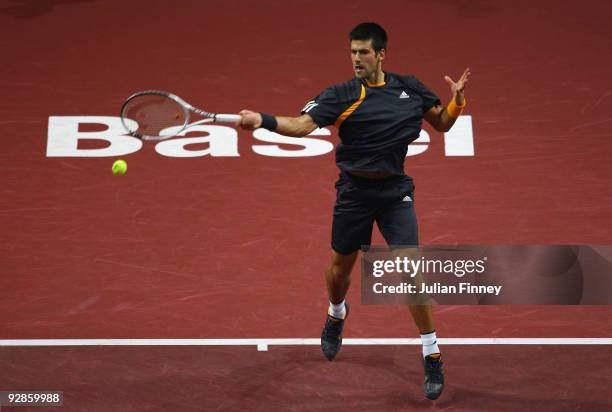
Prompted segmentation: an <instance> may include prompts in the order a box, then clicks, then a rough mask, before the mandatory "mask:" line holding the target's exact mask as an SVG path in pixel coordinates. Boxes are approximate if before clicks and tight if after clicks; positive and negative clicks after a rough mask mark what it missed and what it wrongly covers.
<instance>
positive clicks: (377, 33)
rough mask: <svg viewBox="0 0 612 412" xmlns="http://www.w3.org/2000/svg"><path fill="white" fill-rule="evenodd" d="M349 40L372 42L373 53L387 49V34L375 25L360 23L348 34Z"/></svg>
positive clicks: (378, 25)
mask: <svg viewBox="0 0 612 412" xmlns="http://www.w3.org/2000/svg"><path fill="white" fill-rule="evenodd" d="M349 39H350V40H372V46H373V47H374V51H375V52H376V53H378V52H379V51H380V50H381V49H386V48H387V32H386V31H385V29H383V28H382V26H381V25H380V24H377V23H371V22H368V23H360V24H358V25H357V26H355V28H354V29H353V30H351V32H350V33H349Z"/></svg>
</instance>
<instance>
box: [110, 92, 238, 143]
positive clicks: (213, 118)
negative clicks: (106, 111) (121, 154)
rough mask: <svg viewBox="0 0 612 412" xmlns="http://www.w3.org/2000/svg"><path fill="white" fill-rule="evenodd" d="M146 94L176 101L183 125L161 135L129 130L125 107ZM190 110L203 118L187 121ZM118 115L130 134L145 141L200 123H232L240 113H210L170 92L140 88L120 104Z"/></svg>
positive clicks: (161, 137)
mask: <svg viewBox="0 0 612 412" xmlns="http://www.w3.org/2000/svg"><path fill="white" fill-rule="evenodd" d="M146 95H157V96H162V97H167V98H169V99H171V100H173V101H174V102H176V103H177V104H178V105H179V106H181V108H182V109H183V114H184V117H185V121H184V122H183V125H182V126H181V128H180V129H179V130H177V131H176V132H174V133H172V134H170V135H162V136H150V135H141V134H139V133H137V131H136V130H131V129H130V127H129V126H128V125H127V123H126V121H125V119H129V117H127V116H125V115H124V112H125V109H126V107H127V105H128V104H129V103H130V102H131V101H132V100H134V99H135V98H137V97H140V96H146ZM190 112H191V113H195V114H197V115H200V116H202V117H204V119H201V120H198V121H195V122H193V123H189V120H190V117H191V116H190ZM119 117H120V119H121V124H122V125H123V128H124V129H125V130H126V131H127V132H128V134H129V135H130V136H134V137H137V138H139V139H141V140H147V141H160V140H166V139H169V138H171V137H174V136H178V135H179V134H181V133H182V132H183V131H185V130H186V129H189V128H190V127H193V126H197V125H200V124H205V123H213V122H224V123H234V122H237V121H239V120H240V118H241V117H240V115H237V114H217V113H210V112H207V111H205V110H201V109H198V108H197V107H195V106H192V105H191V104H189V103H187V102H186V101H185V100H183V99H181V98H180V97H179V96H177V95H175V94H173V93H170V92H166V91H163V90H142V91H139V92H136V93H134V94H132V95H131V96H130V97H128V98H127V99H126V100H125V102H123V104H122V105H121V111H120V112H119ZM130 120H132V121H134V122H136V120H134V119H130ZM136 124H138V122H136ZM177 127H178V126H177Z"/></svg>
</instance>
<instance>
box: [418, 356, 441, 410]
mask: <svg viewBox="0 0 612 412" xmlns="http://www.w3.org/2000/svg"><path fill="white" fill-rule="evenodd" d="M423 366H424V367H425V383H424V384H423V390H424V391H425V396H426V397H427V399H431V400H432V401H433V400H435V399H438V398H439V397H440V394H441V393H442V390H443V389H444V371H443V370H442V358H441V356H439V355H438V356H437V357H431V355H427V356H425V359H424V360H423Z"/></svg>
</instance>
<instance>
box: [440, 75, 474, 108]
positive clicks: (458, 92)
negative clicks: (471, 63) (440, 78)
mask: <svg viewBox="0 0 612 412" xmlns="http://www.w3.org/2000/svg"><path fill="white" fill-rule="evenodd" d="M470 74H471V73H470V69H469V68H467V69H465V71H464V72H463V74H462V75H461V78H460V79H459V80H457V81H456V82H455V81H453V79H451V78H450V77H449V76H444V80H446V83H448V85H449V86H450V89H451V93H452V94H453V97H454V98H455V102H456V103H457V104H458V105H459V106H462V105H463V102H464V99H465V96H464V95H463V92H464V90H465V85H466V84H467V82H468V80H469V79H470Z"/></svg>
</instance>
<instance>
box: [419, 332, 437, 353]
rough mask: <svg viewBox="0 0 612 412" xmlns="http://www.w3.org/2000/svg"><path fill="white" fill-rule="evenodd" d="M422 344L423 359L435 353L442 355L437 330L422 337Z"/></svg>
mask: <svg viewBox="0 0 612 412" xmlns="http://www.w3.org/2000/svg"><path fill="white" fill-rule="evenodd" d="M421 342H423V358H425V356H428V355H432V354H434V353H440V349H439V348H438V338H437V337H436V331H435V330H434V331H433V332H431V333H427V334H425V335H421Z"/></svg>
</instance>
